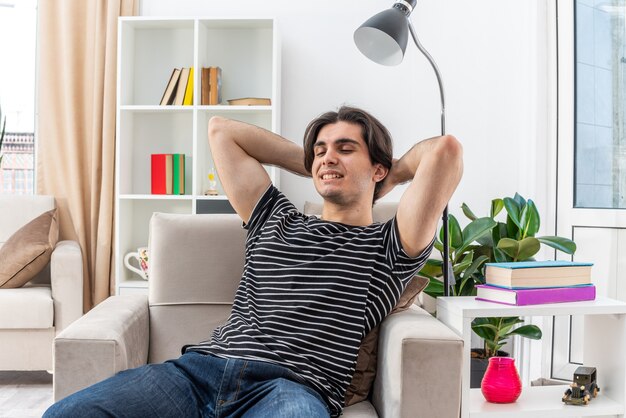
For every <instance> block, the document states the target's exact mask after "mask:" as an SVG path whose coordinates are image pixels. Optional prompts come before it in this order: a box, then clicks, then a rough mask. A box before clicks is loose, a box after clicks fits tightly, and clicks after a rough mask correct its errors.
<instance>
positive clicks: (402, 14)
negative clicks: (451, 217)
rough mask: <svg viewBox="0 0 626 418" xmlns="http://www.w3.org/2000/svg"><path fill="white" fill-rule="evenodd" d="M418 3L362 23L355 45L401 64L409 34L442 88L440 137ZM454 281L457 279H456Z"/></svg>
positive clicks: (446, 277)
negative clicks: (418, 27) (416, 16)
mask: <svg viewBox="0 0 626 418" xmlns="http://www.w3.org/2000/svg"><path fill="white" fill-rule="evenodd" d="M416 4H417V0H407V1H404V0H398V1H396V3H394V5H393V6H392V7H391V9H387V10H385V11H382V12H380V13H378V14H376V15H374V16H373V17H371V18H370V19H368V20H367V21H366V22H365V23H363V24H362V25H361V26H360V27H359V28H358V29H357V30H356V31H355V32H354V43H355V44H356V46H357V48H359V50H360V51H361V52H362V53H363V55H365V56H366V57H367V58H369V59H371V60H372V61H374V62H376V63H378V64H383V65H398V64H400V63H401V62H402V58H404V51H405V49H406V43H407V38H408V34H409V33H411V37H412V38H413V41H414V42H415V45H416V46H417V49H419V50H420V52H421V53H422V54H424V56H425V57H426V59H427V60H428V62H429V63H430V65H431V66H432V68H433V70H434V71H435V75H436V76H437V84H438V85H439V96H440V97H441V135H445V132H446V106H445V97H444V92H443V82H442V80H441V74H440V73H439V68H437V64H436V63H435V60H433V57H432V56H431V55H430V54H429V53H428V51H426V49H425V48H424V47H423V46H422V44H421V43H420V41H419V39H418V38H417V34H416V33H415V29H414V28H413V24H412V23H411V19H409V16H410V15H411V12H412V11H413V9H414V8H415V6H416ZM442 219H443V259H444V261H443V265H442V271H443V294H444V296H448V295H449V294H450V273H451V271H452V269H451V265H450V257H449V252H450V249H449V245H448V206H447V205H446V207H445V209H444V210H443V216H442ZM453 280H454V279H453Z"/></svg>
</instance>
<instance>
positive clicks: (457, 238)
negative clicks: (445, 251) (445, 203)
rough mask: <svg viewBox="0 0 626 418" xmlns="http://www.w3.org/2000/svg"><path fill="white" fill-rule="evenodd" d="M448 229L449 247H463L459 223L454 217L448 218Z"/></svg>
mask: <svg viewBox="0 0 626 418" xmlns="http://www.w3.org/2000/svg"><path fill="white" fill-rule="evenodd" d="M448 228H449V229H450V247H452V249H456V248H459V247H460V246H461V245H463V234H462V233H461V226H460V225H459V221H458V220H457V219H456V218H455V217H454V215H449V216H448ZM442 242H443V237H442Z"/></svg>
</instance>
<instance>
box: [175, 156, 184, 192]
mask: <svg viewBox="0 0 626 418" xmlns="http://www.w3.org/2000/svg"><path fill="white" fill-rule="evenodd" d="M172 160H173V179H172V193H173V194H175V195H180V194H185V154H173V155H172Z"/></svg>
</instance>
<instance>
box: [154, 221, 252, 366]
mask: <svg viewBox="0 0 626 418" xmlns="http://www.w3.org/2000/svg"><path fill="white" fill-rule="evenodd" d="M245 236H246V231H245V230H244V229H243V228H242V224H241V219H240V218H239V217H238V216H237V215H230V214H229V215H216V214H211V215H180V214H165V213H155V214H154V215H153V216H152V219H151V221H150V242H149V250H148V251H149V265H150V286H149V287H150V290H149V305H150V353H149V361H150V362H151V363H157V362H162V361H164V360H167V359H171V358H176V357H178V356H179V355H180V349H181V347H182V346H183V345H185V344H195V343H198V342H200V341H203V340H206V339H208V338H209V336H210V335H211V332H212V331H213V329H215V327H217V326H218V325H220V324H221V323H223V322H224V321H225V320H226V319H227V318H228V315H229V314H230V310H231V306H232V302H233V300H234V298H235V291H236V289H237V285H238V283H239V280H240V278H241V273H242V271H243V263H244V243H245Z"/></svg>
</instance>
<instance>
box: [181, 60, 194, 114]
mask: <svg viewBox="0 0 626 418" xmlns="http://www.w3.org/2000/svg"><path fill="white" fill-rule="evenodd" d="M183 105H184V106H191V105H193V67H191V68H190V69H189V80H187V88H186V89H185V98H184V99H183Z"/></svg>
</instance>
